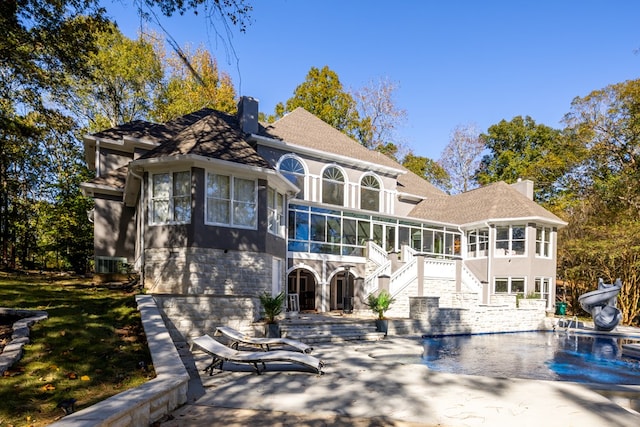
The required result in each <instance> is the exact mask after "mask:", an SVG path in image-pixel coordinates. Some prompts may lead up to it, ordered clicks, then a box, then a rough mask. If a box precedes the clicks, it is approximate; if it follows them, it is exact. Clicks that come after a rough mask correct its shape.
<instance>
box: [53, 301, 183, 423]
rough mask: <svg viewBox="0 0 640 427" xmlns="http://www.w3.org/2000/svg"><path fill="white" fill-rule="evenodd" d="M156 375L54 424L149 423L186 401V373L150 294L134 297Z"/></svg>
mask: <svg viewBox="0 0 640 427" xmlns="http://www.w3.org/2000/svg"><path fill="white" fill-rule="evenodd" d="M136 301H137V303H138V309H139V310H140V317H141V318H142V325H143V327H144V332H145V334H146V336H147V343H148V346H149V351H150V352H151V357H152V360H153V367H154V369H155V372H156V375H157V376H156V378H154V379H153V380H151V381H149V382H147V383H145V384H143V385H141V386H139V387H136V388H133V389H129V390H127V391H124V392H122V393H119V394H117V395H115V396H112V397H110V398H108V399H105V400H103V401H102V402H99V403H97V404H95V405H93V406H90V407H88V408H85V409H83V410H81V411H78V412H75V413H73V414H70V415H67V416H65V417H64V418H62V419H61V420H59V421H57V422H55V423H53V424H51V426H54V427H80V426H82V427H85V426H92V427H139V426H148V425H151V423H153V422H155V421H158V420H159V419H161V418H162V417H163V416H165V415H167V414H168V413H170V412H171V411H173V410H174V409H176V408H177V407H178V406H180V405H183V404H184V403H186V401H187V388H188V382H189V374H188V373H187V370H186V369H185V367H184V364H183V363H182V360H181V359H180V355H179V354H178V351H177V349H176V347H175V345H174V343H173V341H172V340H171V337H170V335H169V332H168V331H167V329H166V328H165V325H164V322H163V320H162V316H161V315H160V310H158V307H157V306H156V303H155V301H154V300H153V297H152V296H151V295H138V296H137V297H136Z"/></svg>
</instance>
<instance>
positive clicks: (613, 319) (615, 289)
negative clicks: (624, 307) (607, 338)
mask: <svg viewBox="0 0 640 427" xmlns="http://www.w3.org/2000/svg"><path fill="white" fill-rule="evenodd" d="M621 287H622V282H621V281H620V279H617V280H616V282H615V283H604V281H603V280H602V279H598V289H597V290H595V291H591V292H587V293H586V294H582V295H580V297H578V302H579V303H580V306H581V307H582V308H583V309H584V310H585V311H587V312H589V313H591V317H592V318H593V323H594V325H595V328H596V330H598V331H612V330H613V329H614V328H615V327H616V326H618V323H620V319H622V313H621V312H620V310H619V309H618V308H617V307H616V300H617V299H618V293H619V292H620V288H621Z"/></svg>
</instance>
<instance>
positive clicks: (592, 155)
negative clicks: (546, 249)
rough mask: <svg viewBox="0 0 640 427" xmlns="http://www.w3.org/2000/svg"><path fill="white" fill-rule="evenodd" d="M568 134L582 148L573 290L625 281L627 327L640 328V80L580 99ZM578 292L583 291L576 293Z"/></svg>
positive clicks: (572, 243) (622, 302)
mask: <svg viewBox="0 0 640 427" xmlns="http://www.w3.org/2000/svg"><path fill="white" fill-rule="evenodd" d="M565 123H566V125H567V128H566V130H565V134H566V135H567V136H568V137H569V138H571V139H572V140H573V141H575V144H576V145H577V146H580V147H581V150H582V152H583V156H582V161H581V162H580V163H578V164H576V165H575V166H574V168H573V169H572V170H571V171H570V172H569V173H567V178H566V179H565V182H566V193H567V195H568V197H570V201H571V202H570V203H566V208H565V211H566V212H567V214H568V215H569V217H570V218H571V222H570V224H569V226H568V227H567V228H566V229H565V230H563V231H562V233H563V234H562V238H561V239H560V243H559V247H558V258H559V259H560V260H561V262H562V270H563V272H564V274H565V275H566V276H567V277H568V278H570V284H571V286H572V287H573V288H580V289H585V290H592V289H593V286H594V285H595V283H597V278H598V277H602V278H603V279H605V281H607V282H609V283H610V282H613V281H614V280H615V279H616V278H621V279H622V283H623V288H622V290H621V291H620V294H619V298H618V302H619V307H620V309H621V311H622V316H623V323H625V324H638V323H640V291H639V290H638V289H639V288H640V277H639V275H638V271H640V270H639V267H640V258H639V257H638V253H640V252H639V250H640V238H639V237H638V236H640V185H639V184H638V182H639V179H640V171H639V170H638V160H640V80H631V81H626V82H623V83H618V84H615V85H610V86H607V87H606V88H604V89H601V90H595V91H593V92H591V93H590V94H589V95H587V96H585V97H583V98H580V97H578V98H576V99H574V101H573V102H572V104H571V111H570V112H569V113H568V114H567V115H566V116H565ZM574 293H577V292H574Z"/></svg>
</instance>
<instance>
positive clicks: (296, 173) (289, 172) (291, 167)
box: [280, 157, 305, 199]
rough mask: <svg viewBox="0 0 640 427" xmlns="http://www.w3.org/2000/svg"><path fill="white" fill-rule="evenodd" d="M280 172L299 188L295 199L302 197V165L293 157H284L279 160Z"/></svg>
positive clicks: (303, 174)
mask: <svg viewBox="0 0 640 427" xmlns="http://www.w3.org/2000/svg"><path fill="white" fill-rule="evenodd" d="M280 172H281V173H282V175H284V176H285V178H287V179H288V180H289V181H291V182H292V183H294V184H295V185H296V187H298V188H299V189H300V192H299V193H298V194H297V195H296V198H297V199H304V176H305V173H304V167H303V166H302V163H301V162H300V161H299V160H298V159H296V158H294V157H286V158H284V159H283V160H282V161H281V162H280Z"/></svg>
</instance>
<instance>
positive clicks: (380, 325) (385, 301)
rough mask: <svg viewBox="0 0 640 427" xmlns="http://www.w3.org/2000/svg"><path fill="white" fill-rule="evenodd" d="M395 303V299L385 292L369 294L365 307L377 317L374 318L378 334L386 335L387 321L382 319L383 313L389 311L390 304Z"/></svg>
mask: <svg viewBox="0 0 640 427" xmlns="http://www.w3.org/2000/svg"><path fill="white" fill-rule="evenodd" d="M394 302H395V298H392V297H391V294H390V293H389V292H388V291H386V290H384V289H383V290H381V291H380V292H378V294H377V295H376V294H369V297H368V298H367V301H366V303H365V304H366V306H367V307H369V309H370V310H371V311H373V312H374V313H375V314H376V315H377V316H378V317H377V318H376V329H377V330H378V332H384V334H385V335H387V330H388V326H389V325H388V320H387V319H386V318H385V317H384V313H385V312H386V311H387V310H389V307H390V306H391V304H393V303H394Z"/></svg>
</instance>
